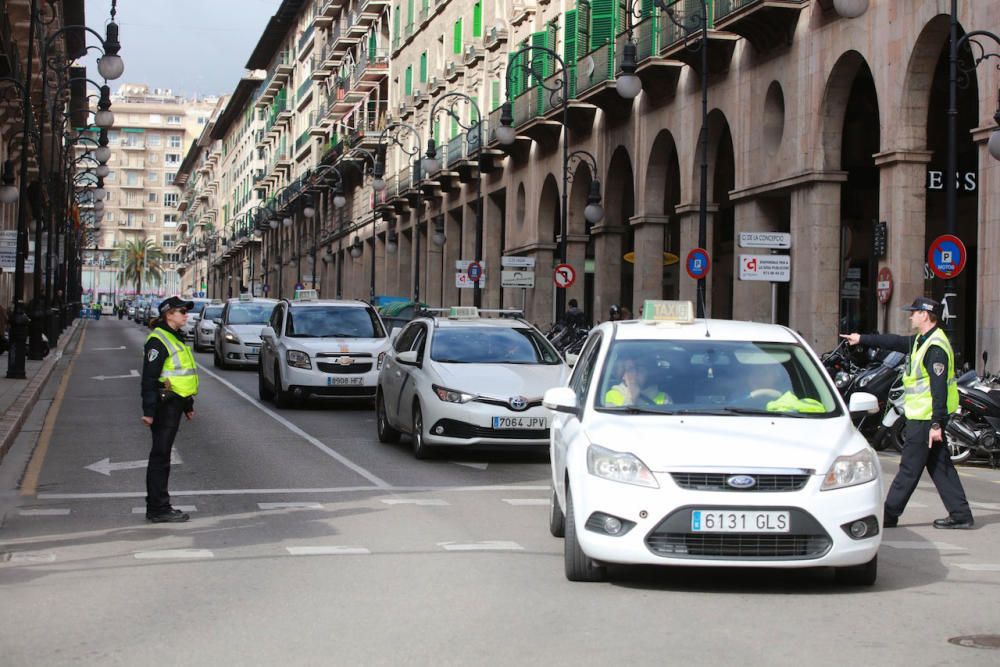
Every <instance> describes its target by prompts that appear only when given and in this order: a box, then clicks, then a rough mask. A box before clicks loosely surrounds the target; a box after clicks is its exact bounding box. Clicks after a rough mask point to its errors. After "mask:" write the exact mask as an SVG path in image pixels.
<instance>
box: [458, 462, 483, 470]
mask: <svg viewBox="0 0 1000 667" xmlns="http://www.w3.org/2000/svg"><path fill="white" fill-rule="evenodd" d="M448 463H454V464H455V465H457V466H465V467H466V468H475V469H476V470H486V468H487V467H489V465H490V464H489V463H474V462H472V461H448Z"/></svg>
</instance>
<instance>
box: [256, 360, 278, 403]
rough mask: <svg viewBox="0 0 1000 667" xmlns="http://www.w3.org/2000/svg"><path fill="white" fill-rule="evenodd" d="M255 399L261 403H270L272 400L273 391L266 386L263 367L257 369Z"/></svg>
mask: <svg viewBox="0 0 1000 667" xmlns="http://www.w3.org/2000/svg"><path fill="white" fill-rule="evenodd" d="M257 397H258V398H260V400H262V401H270V400H273V399H274V389H273V388H271V387H269V386H268V384H267V378H265V377H264V367H263V366H258V367H257Z"/></svg>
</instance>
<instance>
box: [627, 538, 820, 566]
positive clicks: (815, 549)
mask: <svg viewBox="0 0 1000 667" xmlns="http://www.w3.org/2000/svg"><path fill="white" fill-rule="evenodd" d="M646 545H647V546H648V547H649V548H650V549H651V550H652V551H653V553H656V554H659V555H661V556H681V557H688V558H734V559H736V558H745V559H748V560H767V559H788V558H802V559H806V558H819V557H820V556H822V555H823V554H825V553H826V552H827V550H828V549H829V548H830V545H831V540H830V538H829V537H827V536H826V535H790V534H785V533H783V534H781V535H748V534H745V533H717V534H709V535H700V534H691V533H654V534H651V535H649V536H647V537H646Z"/></svg>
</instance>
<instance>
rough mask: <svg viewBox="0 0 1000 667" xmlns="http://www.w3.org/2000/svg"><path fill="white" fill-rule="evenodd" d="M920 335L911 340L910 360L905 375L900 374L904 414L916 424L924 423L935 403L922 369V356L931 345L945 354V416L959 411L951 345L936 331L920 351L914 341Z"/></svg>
mask: <svg viewBox="0 0 1000 667" xmlns="http://www.w3.org/2000/svg"><path fill="white" fill-rule="evenodd" d="M918 340H919V336H918V337H917V338H914V339H913V350H911V351H910V360H909V364H908V366H907V369H906V372H905V373H904V374H903V394H904V399H903V412H904V413H905V414H906V418H907V419H911V420H917V421H927V420H929V419H930V418H931V417H932V416H933V414H934V400H933V398H932V397H931V381H930V376H929V375H927V370H926V369H925V368H924V356H926V355H927V350H929V349H931V346H932V345H937V346H938V347H940V348H941V349H942V350H944V351H945V353H946V354H947V355H948V368H947V371H946V372H947V373H948V414H952V413H954V412H955V411H956V410H958V383H957V380H956V378H955V353H954V352H953V351H952V349H951V342H949V340H948V337H947V336H945V335H944V332H943V331H941V330H940V329H935V330H934V333H932V334H931V335H930V336H928V337H927V340H925V341H924V344H923V345H921V346H920V347H919V348H918V347H917V341H918Z"/></svg>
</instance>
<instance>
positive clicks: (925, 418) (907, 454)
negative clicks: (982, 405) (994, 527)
mask: <svg viewBox="0 0 1000 667" xmlns="http://www.w3.org/2000/svg"><path fill="white" fill-rule="evenodd" d="M904 310H909V311H910V325H911V326H912V327H913V329H914V330H915V331H916V332H917V333H916V335H914V336H897V335H894V334H882V335H879V334H864V335H862V334H856V333H852V334H846V335H844V334H842V335H841V338H844V339H846V340H847V342H848V343H850V344H851V345H857V344H858V343H862V344H864V345H873V346H875V347H882V348H887V349H890V350H896V351H897V352H903V353H909V355H910V356H909V358H908V360H907V365H906V372H905V373H904V375H903V394H904V399H903V407H904V413H905V414H906V430H905V432H904V443H905V444H904V447H903V454H902V456H901V458H900V462H899V472H898V473H896V478H895V479H893V480H892V486H890V487H889V494H888V496H886V499H885V518H884V525H885V527H886V528H892V527H894V526H896V525H897V524H898V523H899V517H900V515H901V514H902V513H903V510H904V509H905V508H906V503H907V501H908V500H909V499H910V495H911V494H912V493H913V491H914V490H915V489H916V488H917V482H919V481H920V475H921V474H922V473H923V469H924V468H927V472H929V473H930V475H931V480H933V481H934V486H935V487H937V491H938V495H940V496H941V501H942V502H943V503H944V506H945V508H946V509H947V510H948V516H947V517H945V518H943V519H937V520H935V521H934V527H935V528H972V526H973V523H974V521H973V519H972V510H971V509H969V502H968V500H966V498H965V490H964V489H963V488H962V481H961V480H960V479H959V477H958V471H957V470H955V464H954V463H952V460H951V457H950V455H949V452H948V448H947V446H946V444H945V436H944V428H945V426H946V425H947V421H948V416H949V415H951V414H952V413H954V412H955V411H956V410H957V409H958V387H957V386H956V384H955V354H954V352H953V351H952V349H951V342H950V341H949V340H948V337H947V336H946V335H945V334H944V332H943V331H942V330H941V329H940V327H938V320H939V319H940V317H941V304H939V303H938V302H937V301H934V300H933V299H928V298H926V297H917V298H916V299H914V301H913V304H912V305H910V306H909V307H907V308H904Z"/></svg>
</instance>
